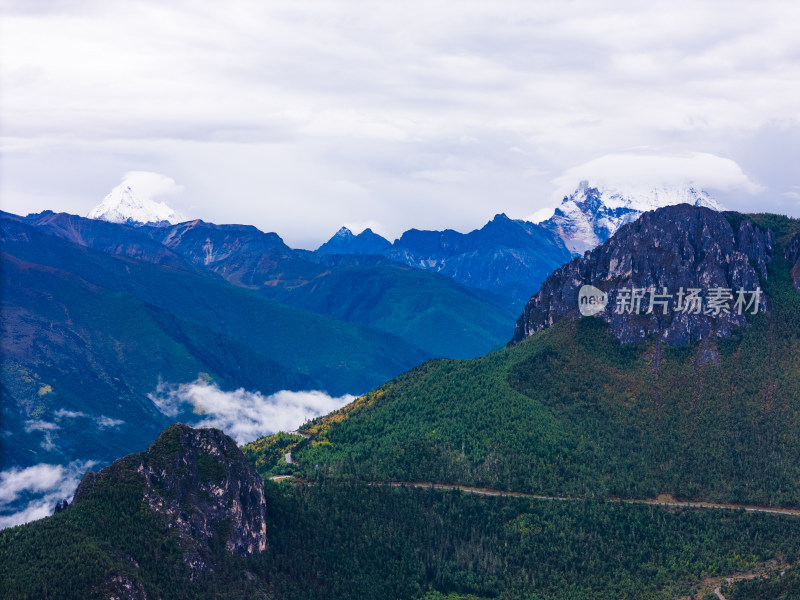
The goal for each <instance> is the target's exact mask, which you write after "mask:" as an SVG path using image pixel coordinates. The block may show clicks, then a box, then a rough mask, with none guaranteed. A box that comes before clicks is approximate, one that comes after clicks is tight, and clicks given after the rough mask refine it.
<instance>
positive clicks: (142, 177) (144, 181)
mask: <svg viewBox="0 0 800 600" xmlns="http://www.w3.org/2000/svg"><path fill="white" fill-rule="evenodd" d="M121 183H124V184H127V185H129V186H131V188H133V189H134V190H136V193H137V195H140V196H142V197H144V198H148V199H153V198H156V197H157V196H166V195H170V194H176V193H179V192H182V191H183V186H182V185H178V184H177V183H175V180H174V179H172V177H167V176H166V175H162V174H161V173H153V172H151V171H128V172H127V173H125V175H123V177H122V182H121Z"/></svg>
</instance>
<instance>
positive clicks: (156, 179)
mask: <svg viewBox="0 0 800 600" xmlns="http://www.w3.org/2000/svg"><path fill="white" fill-rule="evenodd" d="M165 185H166V186H174V185H175V182H174V181H172V180H171V179H170V178H168V177H165V176H164V175H159V174H158V173H146V172H134V173H129V174H128V175H127V176H126V177H125V178H124V179H123V180H122V183H120V184H119V185H117V186H116V187H115V188H114V189H112V190H111V192H110V193H109V194H108V195H107V196H106V197H105V198H103V201H102V202H101V203H100V204H98V205H97V206H95V207H94V208H93V209H92V210H91V211H89V214H87V215H86V217H87V218H89V219H98V220H100V221H110V222H111V223H125V224H128V225H158V226H163V225H175V224H176V223H181V222H183V221H185V220H186V218H185V217H184V216H183V215H181V214H180V213H178V212H176V211H174V210H172V209H171V208H170V207H169V206H167V205H166V204H165V203H164V202H156V201H155V200H153V199H152V198H151V197H150V196H151V193H150V191H149V190H153V189H156V190H157V189H158V188H159V187H162V188H163V187H164V186H165Z"/></svg>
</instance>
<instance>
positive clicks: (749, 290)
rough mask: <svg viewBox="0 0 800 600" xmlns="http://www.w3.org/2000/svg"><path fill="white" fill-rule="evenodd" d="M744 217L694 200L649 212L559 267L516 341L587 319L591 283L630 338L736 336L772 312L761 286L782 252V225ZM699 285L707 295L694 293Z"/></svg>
mask: <svg viewBox="0 0 800 600" xmlns="http://www.w3.org/2000/svg"><path fill="white" fill-rule="evenodd" d="M736 222H737V220H735V219H731V220H730V221H729V220H728V219H727V218H726V217H725V215H723V214H722V213H718V212H715V211H713V210H710V209H707V208H700V207H693V206H689V205H686V204H682V205H678V206H670V207H666V208H662V209H659V210H655V211H652V212H648V213H645V214H644V215H642V217H641V218H640V219H639V220H637V221H635V222H633V223H630V224H628V225H625V226H623V227H622V228H620V229H619V231H618V232H617V233H616V234H615V235H614V236H613V237H612V238H611V239H609V240H608V241H607V242H606V243H604V244H603V245H602V246H600V247H598V248H596V249H594V250H592V251H590V252H587V253H586V254H585V255H584V257H583V258H577V259H575V260H573V261H572V262H570V263H569V264H567V265H564V266H563V267H561V268H560V269H558V270H557V271H555V272H554V273H553V274H552V275H551V276H550V277H549V278H548V279H547V280H546V281H545V282H544V283H543V284H542V287H541V289H540V291H539V292H538V293H537V294H536V295H535V296H533V297H532V298H531V299H530V301H529V302H528V305H527V306H526V307H525V310H524V312H523V314H522V316H521V317H520V319H519V320H518V322H517V328H516V332H515V335H514V339H513V340H512V343H513V342H519V341H520V340H522V339H524V338H526V337H527V336H530V335H532V334H533V333H535V332H536V331H539V330H540V329H543V328H545V327H548V326H550V325H552V324H553V323H555V322H556V321H558V320H559V319H562V318H565V317H567V318H578V317H579V316H580V314H581V312H580V311H579V291H580V290H581V288H582V287H583V286H584V285H591V286H594V287H595V288H597V289H598V290H600V291H601V292H603V293H605V294H606V300H607V306H606V308H605V310H602V311H600V312H598V313H597V316H598V317H600V318H602V319H603V320H604V321H606V322H607V323H609V325H610V327H611V332H612V333H613V335H614V336H616V337H617V338H618V339H619V340H621V341H622V342H624V343H632V342H637V341H640V340H643V339H645V338H647V337H649V336H650V335H655V336H656V337H657V338H660V339H663V340H664V341H666V342H667V343H670V344H685V343H688V342H690V341H692V340H698V339H703V338H707V337H709V336H725V335H729V334H730V332H731V330H732V328H733V327H735V326H737V325H742V324H745V323H746V322H747V316H746V315H745V313H752V312H753V311H755V310H758V311H765V310H768V309H769V308H768V300H767V298H766V296H765V295H764V294H763V293H761V294H759V293H758V292H757V290H759V289H760V288H759V280H760V278H762V279H766V278H767V265H768V264H769V263H770V262H771V261H772V257H773V251H774V248H775V236H774V234H773V233H772V231H763V230H762V229H760V228H758V227H756V226H755V225H754V224H753V223H752V222H751V221H750V220H748V219H743V220H741V221H740V222H738V224H737V225H736V226H734V225H732V223H736ZM798 245H800V242H798ZM799 252H800V250H799ZM798 270H800V267H798ZM665 288H666V289H665ZM690 290H698V292H697V293H696V296H697V297H699V298H700V300H694V299H690ZM715 290H717V291H715ZM727 290H729V291H727ZM739 290H743V292H744V293H742V294H741V295H740V294H739ZM737 302H741V303H742V304H741V305H737ZM756 304H757V306H758V308H757V309H756ZM748 305H749V306H748ZM739 308H741V310H739ZM740 312H741V313H742V314H739V313H740Z"/></svg>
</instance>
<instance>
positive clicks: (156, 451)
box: [73, 424, 267, 579]
mask: <svg viewBox="0 0 800 600" xmlns="http://www.w3.org/2000/svg"><path fill="white" fill-rule="evenodd" d="M133 473H135V474H136V477H137V478H138V479H139V481H140V482H141V484H142V490H143V492H142V499H143V501H144V503H145V505H146V506H147V507H149V509H150V511H152V512H153V513H155V514H157V515H162V516H163V517H164V522H165V523H166V525H167V527H168V528H170V529H172V530H174V531H175V532H176V533H177V536H178V538H179V540H180V543H181V547H182V548H183V550H184V555H183V562H184V563H185V564H186V566H187V567H188V570H189V576H190V578H191V579H196V578H197V577H199V576H201V575H203V574H206V573H210V572H212V571H213V570H214V562H213V558H212V550H211V548H212V544H215V543H216V544H222V545H224V548H225V550H226V551H227V552H228V553H230V554H234V555H240V556H246V555H251V554H255V553H258V552H262V551H264V550H265V549H266V548H267V535H266V531H267V509H266V502H265V498H264V487H263V481H262V480H261V478H260V477H259V475H258V473H256V471H255V469H254V468H253V466H252V465H251V464H250V463H249V462H248V461H247V459H246V458H245V457H244V455H243V454H242V452H241V451H240V450H239V448H238V447H237V446H236V443H235V442H234V441H233V440H232V439H231V438H230V437H228V436H227V435H225V434H224V433H222V432H221V431H219V430H217V429H192V428H191V427H188V426H187V425H182V424H178V425H172V426H171V427H169V428H168V429H166V430H165V431H164V432H163V433H162V434H161V435H160V436H159V437H158V439H157V440H156V441H155V442H153V444H152V445H151V446H150V447H149V448H148V449H147V451H146V452H142V453H140V454H133V455H130V456H126V457H125V458H122V459H120V460H118V461H116V462H115V463H114V464H113V465H111V466H110V467H108V468H106V469H103V470H102V471H100V472H99V473H97V474H95V473H92V472H88V473H86V475H84V477H83V480H82V481H81V483H80V485H79V486H78V489H77V490H76V492H75V496H74V499H73V506H74V505H77V504H80V502H82V501H83V500H84V499H86V498H87V497H89V496H90V495H91V494H92V490H93V489H94V488H95V487H96V486H97V484H98V482H99V481H100V480H101V479H103V478H114V477H116V478H119V479H123V478H126V477H130V476H131V475H132V474H133Z"/></svg>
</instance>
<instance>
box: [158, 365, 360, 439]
mask: <svg viewBox="0 0 800 600" xmlns="http://www.w3.org/2000/svg"><path fill="white" fill-rule="evenodd" d="M148 397H149V398H150V399H151V400H152V401H153V402H154V403H155V405H156V406H157V407H158V409H159V410H160V411H161V412H162V413H164V414H165V415H166V416H168V417H175V416H177V415H178V413H179V411H180V410H181V409H182V408H187V407H190V408H191V409H192V412H193V413H194V414H196V415H198V417H197V419H196V420H195V421H194V422H192V423H191V425H192V426H194V427H216V428H218V429H221V430H223V431H224V432H225V433H227V434H228V435H230V436H231V437H233V438H234V439H235V440H236V441H237V442H238V443H239V444H244V443H247V442H251V441H253V440H255V439H257V438H259V437H262V436H265V435H269V434H272V433H275V432H277V431H292V430H294V429H297V428H298V427H299V426H300V425H302V424H303V423H305V422H306V421H308V420H310V419H313V418H316V417H318V416H320V415H324V414H327V413H329V412H331V411H334V410H336V409H338V408H341V407H342V406H344V405H345V404H348V403H350V402H352V401H353V400H355V398H356V397H355V396H351V395H349V394H347V395H344V396H341V397H339V398H334V397H332V396H329V395H328V394H326V393H324V392H319V391H307V392H292V391H281V392H277V393H275V394H272V395H270V396H264V395H262V394H261V393H259V392H248V391H245V390H244V389H241V388H240V389H238V390H236V391H233V392H224V391H222V390H220V389H219V387H217V386H216V385H214V384H211V383H208V382H207V381H203V380H197V381H195V382H193V383H183V384H180V385H170V384H165V383H161V384H159V386H158V388H157V389H156V391H155V392H153V393H152V394H149V395H148Z"/></svg>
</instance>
